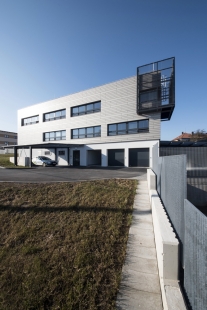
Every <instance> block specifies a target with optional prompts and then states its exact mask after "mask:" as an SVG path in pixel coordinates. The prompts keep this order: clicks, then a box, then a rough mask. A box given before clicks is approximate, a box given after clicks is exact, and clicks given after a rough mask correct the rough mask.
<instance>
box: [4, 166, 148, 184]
mask: <svg viewBox="0 0 207 310" xmlns="http://www.w3.org/2000/svg"><path fill="white" fill-rule="evenodd" d="M146 173H147V169H146V168H124V167H106V168H101V167H100V168H98V167H93V168H88V167H79V168H73V167H68V166H67V167H45V168H44V167H35V168H32V169H0V182H23V183H41V182H43V183H45V182H75V181H86V180H98V179H112V178H137V179H142V180H143V179H146Z"/></svg>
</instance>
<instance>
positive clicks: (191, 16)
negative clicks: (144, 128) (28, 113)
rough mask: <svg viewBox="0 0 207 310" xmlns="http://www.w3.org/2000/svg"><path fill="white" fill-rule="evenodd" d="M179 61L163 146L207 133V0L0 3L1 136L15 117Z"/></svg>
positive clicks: (163, 129) (17, 0)
mask: <svg viewBox="0 0 207 310" xmlns="http://www.w3.org/2000/svg"><path fill="white" fill-rule="evenodd" d="M172 56H174V57H175V61H176V108H175V110H174V113H173V116H172V118H171V120H170V121H168V122H162V125H161V139H162V140H171V139H173V138H174V137H176V136H178V135H179V134H181V132H182V131H185V132H191V131H193V130H196V129H204V130H207V99H206V97H207V92H206V91H207V1H206V0H197V1H195V0H193V1H192V0H188V1H187V0H182V1H180V0H171V1H170V0H168V1H166V0H165V1H163V0H145V1H143V0H87V1H86V0H76V1H74V0H73V1H72V0H13V1H12V0H0V130H8V131H17V110H18V109H21V108H24V107H26V106H29V105H32V104H35V103H39V102H44V101H46V100H50V99H54V98H57V97H61V96H65V95H68V94H71V93H74V92H77V91H81V90H84V89H88V88H91V87H95V86H99V85H102V84H105V83H110V82H112V81H116V80H119V79H123V78H127V77H129V76H133V75H135V74H136V68H137V67H138V66H141V65H144V64H147V63H150V62H153V61H158V60H162V59H165V58H168V57H172Z"/></svg>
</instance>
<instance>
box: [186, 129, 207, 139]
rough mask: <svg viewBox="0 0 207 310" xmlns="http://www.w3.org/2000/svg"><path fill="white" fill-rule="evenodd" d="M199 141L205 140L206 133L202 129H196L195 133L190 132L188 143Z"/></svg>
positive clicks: (206, 137)
mask: <svg viewBox="0 0 207 310" xmlns="http://www.w3.org/2000/svg"><path fill="white" fill-rule="evenodd" d="M200 140H207V132H206V131H205V130H204V129H197V130H196V131H193V132H192V136H191V138H190V141H194V142H196V141H200Z"/></svg>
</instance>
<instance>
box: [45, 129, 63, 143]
mask: <svg viewBox="0 0 207 310" xmlns="http://www.w3.org/2000/svg"><path fill="white" fill-rule="evenodd" d="M59 132H60V133H61V135H60V136H59V135H58V136H57V137H56V133H59ZM64 132H65V134H63V133H64ZM46 134H49V138H46ZM50 134H51V137H50ZM52 134H53V137H52ZM60 140H66V130H65V129H64V130H57V131H49V132H44V133H43V141H60Z"/></svg>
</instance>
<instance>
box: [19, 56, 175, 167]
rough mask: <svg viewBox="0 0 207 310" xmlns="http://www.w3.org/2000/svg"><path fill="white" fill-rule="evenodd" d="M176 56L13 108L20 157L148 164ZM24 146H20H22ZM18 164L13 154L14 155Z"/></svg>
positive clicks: (165, 114)
mask: <svg viewBox="0 0 207 310" xmlns="http://www.w3.org/2000/svg"><path fill="white" fill-rule="evenodd" d="M174 73H175V59H174V58H169V59H165V60H162V61H158V62H154V63H151V64H149V65H145V66H141V67H138V68H137V75H136V76H133V77H130V78H126V79H123V80H119V81H116V82H113V83H109V84H106V85H102V86H98V87H95V88H92V89H88V90H85V91H81V92H78V93H75V94H71V95H68V96H65V97H61V98H58V99H55V100H51V101H47V102H43V103H39V104H36V105H33V106H29V107H27V108H24V109H21V110H19V111H18V138H19V145H18V147H15V157H17V150H18V153H19V156H28V157H29V161H30V162H31V159H32V157H35V156H38V155H46V156H48V157H50V158H51V159H55V160H57V161H58V164H59V165H74V166H79V165H81V166H90V165H100V166H105V167H106V166H126V167H130V166H135V167H148V166H151V161H152V158H151V157H152V147H153V146H154V145H155V144H156V143H157V142H158V141H159V140H160V122H161V121H164V120H169V119H170V118H171V115H172V113H173V109H174V106H175V74H174ZM23 150H24V151H23ZM16 163H17V159H16Z"/></svg>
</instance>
